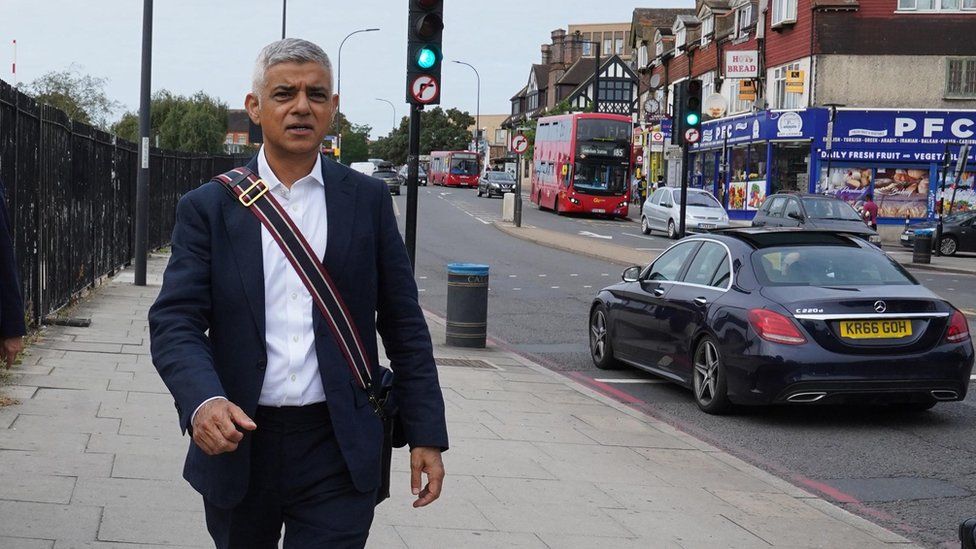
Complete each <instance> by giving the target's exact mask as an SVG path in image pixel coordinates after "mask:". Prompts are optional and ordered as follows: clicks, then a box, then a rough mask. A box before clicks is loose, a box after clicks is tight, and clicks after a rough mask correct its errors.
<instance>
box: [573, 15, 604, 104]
mask: <svg viewBox="0 0 976 549" xmlns="http://www.w3.org/2000/svg"><path fill="white" fill-rule="evenodd" d="M574 42H579V43H580V44H590V45H591V46H593V47H594V51H595V53H594V56H595V57H596V68H594V69H593V112H600V43H599V42H594V41H592V40H583V38H582V33H581V32H580V31H576V36H575V39H574Z"/></svg>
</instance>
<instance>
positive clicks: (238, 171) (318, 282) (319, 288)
mask: <svg viewBox="0 0 976 549" xmlns="http://www.w3.org/2000/svg"><path fill="white" fill-rule="evenodd" d="M214 181H217V182H219V183H221V184H222V185H223V186H224V188H226V189H227V190H228V191H230V192H231V194H232V195H233V196H234V199H235V200H237V201H238V202H240V203H241V205H243V206H244V207H245V208H247V209H248V210H250V211H251V213H252V214H254V216H255V217H257V218H258V220H259V221H260V222H261V224H262V225H264V227H265V229H267V230H268V233H270V234H271V237H272V238H274V240H275V242H277V243H278V246H280V247H281V251H282V252H283V253H284V254H285V257H286V258H287V259H288V262H289V263H291V265H292V267H294V269H295V272H296V273H298V277H299V278H300V279H301V280H302V283H303V284H305V288H307V289H308V293H309V294H311V296H312V301H314V302H315V306H316V307H318V309H319V311H320V312H321V313H322V316H323V317H324V318H325V321H326V323H327V324H328V325H329V330H330V331H331V332H332V335H333V336H334V337H335V340H336V343H337V344H338V346H339V350H340V351H341V352H342V355H343V356H344V357H345V359H346V363H347V364H348V365H349V369H350V371H351V372H352V375H353V378H354V379H355V380H356V381H357V382H358V384H359V386H360V387H362V389H363V390H364V391H366V394H367V395H368V397H369V401H370V403H371V404H372V405H373V410H374V411H375V412H376V414H377V415H379V416H380V417H381V418H382V417H383V407H382V404H381V403H380V401H379V400H378V399H377V397H376V394H375V392H374V388H373V381H372V376H371V375H370V367H369V358H368V355H367V354H366V347H365V346H364V345H363V340H362V338H361V337H360V336H359V331H358V330H357V329H356V325H355V323H354V322H353V319H352V315H351V314H349V309H348V308H347V307H346V304H345V302H343V300H342V296H341V295H339V290H338V289H337V288H336V285H335V283H334V282H333V281H332V278H331V277H330V276H329V273H328V272H327V271H326V270H325V266H324V265H323V264H322V262H321V261H319V259H318V257H317V256H316V255H315V252H314V251H313V250H312V247H311V246H310V245H309V243H308V241H307V240H306V239H305V236H304V235H302V232H301V231H300V230H299V229H298V226H297V225H295V222H294V221H292V219H291V218H290V217H288V214H287V213H286V212H285V209H284V208H283V207H282V206H281V204H280V203H279V202H278V201H277V200H276V199H275V197H274V195H273V194H272V193H270V192H268V186H267V184H265V182H264V180H262V179H260V178H259V177H258V176H257V174H255V173H254V172H252V171H251V170H250V169H248V168H246V167H240V168H235V169H233V170H231V171H229V172H227V173H223V174H221V175H218V176H217V177H215V178H214Z"/></svg>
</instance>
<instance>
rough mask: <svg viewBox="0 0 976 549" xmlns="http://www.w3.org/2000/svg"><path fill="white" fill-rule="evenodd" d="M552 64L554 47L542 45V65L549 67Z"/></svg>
mask: <svg viewBox="0 0 976 549" xmlns="http://www.w3.org/2000/svg"><path fill="white" fill-rule="evenodd" d="M550 63H552V46H550V45H549V44H543V45H542V64H543V65H548V64H550Z"/></svg>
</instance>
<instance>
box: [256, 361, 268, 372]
mask: <svg viewBox="0 0 976 549" xmlns="http://www.w3.org/2000/svg"><path fill="white" fill-rule="evenodd" d="M257 367H258V370H261V371H262V372H263V371H264V369H265V368H267V367H268V361H267V360H265V359H263V358H262V359H261V360H259V361H258V364H257Z"/></svg>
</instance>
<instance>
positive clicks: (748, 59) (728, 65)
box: [725, 50, 759, 79]
mask: <svg viewBox="0 0 976 549" xmlns="http://www.w3.org/2000/svg"><path fill="white" fill-rule="evenodd" d="M725 77H726V78H733V79H738V78H758V77H759V51H757V50H743V51H727V52H725Z"/></svg>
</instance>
